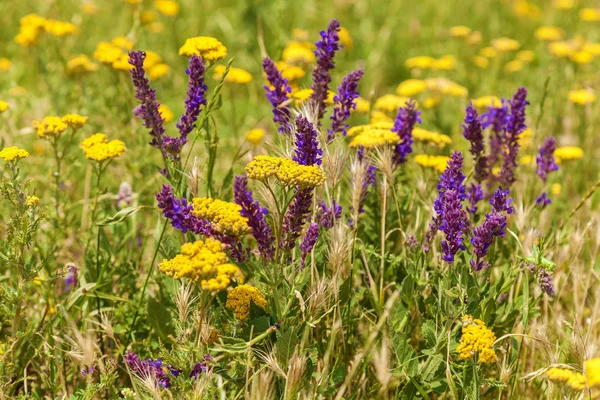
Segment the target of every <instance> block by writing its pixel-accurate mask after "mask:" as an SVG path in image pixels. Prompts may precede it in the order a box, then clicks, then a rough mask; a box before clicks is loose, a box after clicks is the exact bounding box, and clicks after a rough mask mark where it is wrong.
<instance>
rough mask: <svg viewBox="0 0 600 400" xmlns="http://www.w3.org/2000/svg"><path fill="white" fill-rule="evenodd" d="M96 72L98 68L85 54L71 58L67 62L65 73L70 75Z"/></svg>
mask: <svg viewBox="0 0 600 400" xmlns="http://www.w3.org/2000/svg"><path fill="white" fill-rule="evenodd" d="M97 70H98V66H97V65H96V64H94V63H93V62H92V60H90V58H89V57H88V56H87V55H85V54H80V55H78V56H75V57H72V58H71V59H69V61H67V72H68V73H69V74H72V75H75V74H83V73H86V72H94V71H97Z"/></svg>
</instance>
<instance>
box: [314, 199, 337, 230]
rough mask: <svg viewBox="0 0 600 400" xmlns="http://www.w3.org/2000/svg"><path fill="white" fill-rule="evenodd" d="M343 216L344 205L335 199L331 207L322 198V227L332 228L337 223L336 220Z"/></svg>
mask: <svg viewBox="0 0 600 400" xmlns="http://www.w3.org/2000/svg"><path fill="white" fill-rule="evenodd" d="M341 217H342V206H341V205H339V204H338V203H337V202H336V201H335V200H333V204H332V205H331V208H329V207H327V203H325V201H323V200H321V201H320V202H319V214H318V220H319V225H320V226H321V228H324V229H331V228H333V225H334V224H335V221H336V220H338V219H340V218H341Z"/></svg>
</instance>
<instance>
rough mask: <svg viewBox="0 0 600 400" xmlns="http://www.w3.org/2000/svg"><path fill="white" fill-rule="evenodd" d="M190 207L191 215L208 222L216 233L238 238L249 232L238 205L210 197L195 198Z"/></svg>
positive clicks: (246, 219) (246, 220) (245, 219)
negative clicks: (191, 207)
mask: <svg viewBox="0 0 600 400" xmlns="http://www.w3.org/2000/svg"><path fill="white" fill-rule="evenodd" d="M192 205H193V211H192V213H193V214H194V215H195V216H196V217H198V218H203V219H206V220H208V221H209V222H210V223H211V224H212V226H213V228H214V229H215V230H216V231H217V232H220V233H225V234H227V235H233V236H239V235H243V234H244V233H248V232H249V231H250V227H249V226H248V218H246V217H242V214H241V213H240V212H241V210H242V207H241V206H239V205H238V204H235V203H230V202H228V201H223V200H219V199H212V198H211V197H196V198H194V199H193V200H192Z"/></svg>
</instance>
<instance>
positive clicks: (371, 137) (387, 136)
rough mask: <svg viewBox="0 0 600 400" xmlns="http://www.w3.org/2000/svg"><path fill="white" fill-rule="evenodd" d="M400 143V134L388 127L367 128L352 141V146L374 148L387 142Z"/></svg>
mask: <svg viewBox="0 0 600 400" xmlns="http://www.w3.org/2000/svg"><path fill="white" fill-rule="evenodd" d="M398 143H400V136H398V134H397V133H396V132H392V131H391V130H388V129H367V130H365V131H363V132H361V133H360V134H358V135H356V136H355V137H354V138H352V140H351V141H350V147H364V148H366V149H373V148H375V147H379V146H383V145H386V144H391V145H393V144H398Z"/></svg>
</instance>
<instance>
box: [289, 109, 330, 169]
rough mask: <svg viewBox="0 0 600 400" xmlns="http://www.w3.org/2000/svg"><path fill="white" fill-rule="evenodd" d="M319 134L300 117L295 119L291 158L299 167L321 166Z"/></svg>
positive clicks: (321, 151) (307, 121)
mask: <svg viewBox="0 0 600 400" xmlns="http://www.w3.org/2000/svg"><path fill="white" fill-rule="evenodd" d="M318 135H319V133H318V132H317V130H316V129H315V127H314V126H313V124H312V123H310V121H309V120H308V119H306V118H304V117H303V116H302V115H299V116H298V118H296V150H295V151H294V157H293V158H292V159H293V160H294V161H296V162H297V163H298V164H300V165H315V164H317V165H321V156H322V155H323V150H321V149H320V148H319V140H318V138H317V137H318Z"/></svg>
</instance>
